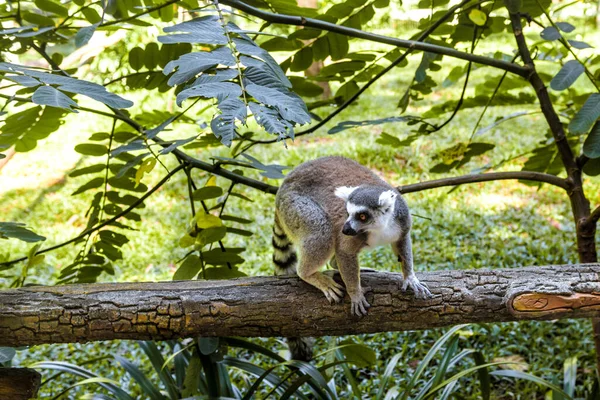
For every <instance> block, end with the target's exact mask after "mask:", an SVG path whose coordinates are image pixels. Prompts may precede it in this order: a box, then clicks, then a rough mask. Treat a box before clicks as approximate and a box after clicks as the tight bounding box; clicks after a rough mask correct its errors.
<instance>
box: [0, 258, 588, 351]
mask: <svg viewBox="0 0 600 400" xmlns="http://www.w3.org/2000/svg"><path fill="white" fill-rule="evenodd" d="M361 275H362V276H361V281H362V285H363V288H365V289H366V298H367V300H368V301H369V303H370V304H371V308H370V309H369V315H367V316H366V317H364V318H361V319H357V318H354V317H351V316H350V299H349V298H348V297H347V296H346V298H345V299H344V302H343V303H342V304H329V302H328V301H327V299H326V298H325V296H323V294H322V293H321V291H320V290H318V289H316V288H315V287H313V286H311V285H309V284H307V283H305V282H303V281H301V280H300V279H299V278H297V277H254V278H243V279H234V280H227V281H222V280H220V281H214V280H211V281H179V282H161V283H105V284H91V285H85V284H84V285H67V286H54V287H50V286H40V287H24V288H20V289H11V290H4V291H0V304H2V307H1V308H0V346H14V347H16V346H30V345H36V344H42V343H69V342H88V341H97V340H110V339H136V340H165V339H172V338H180V337H196V336H246V337H254V336H323V335H348V334H358V333H373V332H389V331H403V330H415V329H431V328H439V327H444V326H449V325H455V324H460V323H484V322H504V321H520V320H547V319H560V318H584V317H591V316H600V295H598V293H599V292H600V279H599V278H598V277H599V276H600V264H587V265H556V266H543V267H528V268H510V269H495V270H486V269H478V270H471V271H469V270H457V271H435V272H427V273H423V274H419V278H420V279H421V281H422V282H424V283H426V284H427V285H428V286H429V288H430V290H431V292H432V293H433V294H434V297H433V298H430V299H416V298H415V297H414V294H413V292H412V291H410V290H409V291H407V292H403V291H401V290H399V289H398V288H399V287H401V285H402V282H403V278H402V274H399V273H389V272H367V271H363V272H362V273H361ZM334 278H335V279H336V280H337V281H338V282H341V280H340V277H339V274H336V276H335V277H334Z"/></svg>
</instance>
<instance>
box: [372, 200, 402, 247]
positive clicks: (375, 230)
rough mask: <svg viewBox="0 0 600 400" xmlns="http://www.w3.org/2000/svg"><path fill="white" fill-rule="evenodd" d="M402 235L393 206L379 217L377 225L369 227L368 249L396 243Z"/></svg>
mask: <svg viewBox="0 0 600 400" xmlns="http://www.w3.org/2000/svg"><path fill="white" fill-rule="evenodd" d="M392 205H393V204H392ZM401 233H402V229H400V226H398V224H397V223H396V221H395V220H394V208H393V206H392V207H390V208H389V209H388V210H387V212H386V213H384V214H382V215H380V216H379V217H377V220H376V221H375V223H374V224H373V225H372V226H370V227H369V238H368V240H367V247H370V248H374V247H377V246H382V245H385V244H390V243H394V242H396V241H397V240H398V239H399V238H400V234H401Z"/></svg>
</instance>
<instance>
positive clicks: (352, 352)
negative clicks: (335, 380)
mask: <svg viewBox="0 0 600 400" xmlns="http://www.w3.org/2000/svg"><path fill="white" fill-rule="evenodd" d="M340 345H341V346H339V350H340V352H341V353H342V354H343V355H344V357H346V360H348V361H349V362H351V363H352V364H354V365H356V366H357V367H359V368H366V367H368V366H371V365H375V362H376V361H377V354H375V351H374V350H373V349H371V348H370V347H369V346H366V345H364V344H358V343H355V342H354V341H353V340H352V339H345V340H343V341H342V342H341V343H340Z"/></svg>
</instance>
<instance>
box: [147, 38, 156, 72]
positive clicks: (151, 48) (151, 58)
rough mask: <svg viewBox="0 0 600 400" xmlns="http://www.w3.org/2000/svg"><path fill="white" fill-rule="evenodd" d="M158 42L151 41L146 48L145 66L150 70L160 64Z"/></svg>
mask: <svg viewBox="0 0 600 400" xmlns="http://www.w3.org/2000/svg"><path fill="white" fill-rule="evenodd" d="M158 54H159V50H158V44H157V43H156V42H150V43H148V44H147V45H146V49H145V50H144V66H146V68H148V69H149V70H153V69H154V68H156V66H157V65H158V57H159V55H158Z"/></svg>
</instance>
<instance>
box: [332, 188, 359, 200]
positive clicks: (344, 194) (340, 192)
mask: <svg viewBox="0 0 600 400" xmlns="http://www.w3.org/2000/svg"><path fill="white" fill-rule="evenodd" d="M357 187H358V186H354V187H349V186H340V187H338V188H337V189H335V195H336V196H337V197H339V198H340V199H343V200H344V201H348V197H350V194H351V193H352V192H354V191H355V190H356V188H357Z"/></svg>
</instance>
